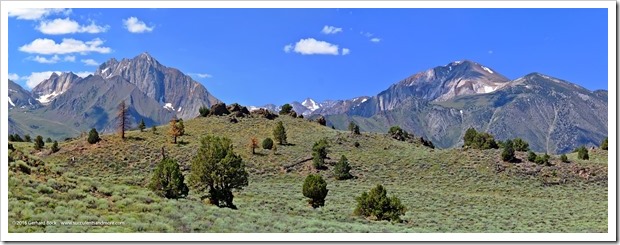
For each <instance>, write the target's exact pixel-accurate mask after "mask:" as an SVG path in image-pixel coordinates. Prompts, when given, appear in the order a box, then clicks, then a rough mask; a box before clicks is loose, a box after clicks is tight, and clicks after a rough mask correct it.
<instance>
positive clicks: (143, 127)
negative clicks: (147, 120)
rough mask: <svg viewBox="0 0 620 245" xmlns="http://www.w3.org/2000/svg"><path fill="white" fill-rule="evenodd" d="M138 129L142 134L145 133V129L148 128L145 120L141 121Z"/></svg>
mask: <svg viewBox="0 0 620 245" xmlns="http://www.w3.org/2000/svg"><path fill="white" fill-rule="evenodd" d="M138 128H139V129H140V132H144V129H145V128H146V125H145V124H144V118H141V119H140V124H138Z"/></svg>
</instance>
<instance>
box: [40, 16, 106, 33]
mask: <svg viewBox="0 0 620 245" xmlns="http://www.w3.org/2000/svg"><path fill="white" fill-rule="evenodd" d="M109 28H110V26H98V25H96V24H95V22H91V23H90V25H88V26H82V25H80V24H79V23H77V21H74V20H72V19H69V18H65V19H54V20H51V21H48V20H44V21H41V23H39V26H37V30H39V31H40V32H41V33H43V34H48V35H60V34H70V33H101V32H106V31H108V29H109Z"/></svg>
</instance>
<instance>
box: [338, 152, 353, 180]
mask: <svg viewBox="0 0 620 245" xmlns="http://www.w3.org/2000/svg"><path fill="white" fill-rule="evenodd" d="M349 171H351V166H349V160H348V159H347V157H345V156H344V155H342V156H341V157H340V161H338V163H336V166H334V176H336V179H337V180H345V179H350V178H351V177H353V176H351V173H349Z"/></svg>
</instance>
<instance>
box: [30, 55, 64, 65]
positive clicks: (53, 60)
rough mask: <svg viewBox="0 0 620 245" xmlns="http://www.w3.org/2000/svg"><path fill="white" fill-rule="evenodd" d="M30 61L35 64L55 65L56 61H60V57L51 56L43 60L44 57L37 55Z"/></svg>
mask: <svg viewBox="0 0 620 245" xmlns="http://www.w3.org/2000/svg"><path fill="white" fill-rule="evenodd" d="M32 60H34V61H36V62H39V63H41V64H55V63H57V62H58V61H60V57H58V55H54V56H52V57H51V58H49V59H48V58H45V57H42V56H38V55H37V56H35V57H34V58H32Z"/></svg>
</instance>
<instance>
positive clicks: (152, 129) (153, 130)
mask: <svg viewBox="0 0 620 245" xmlns="http://www.w3.org/2000/svg"><path fill="white" fill-rule="evenodd" d="M151 132H153V134H155V132H157V127H156V126H155V125H153V127H151Z"/></svg>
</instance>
